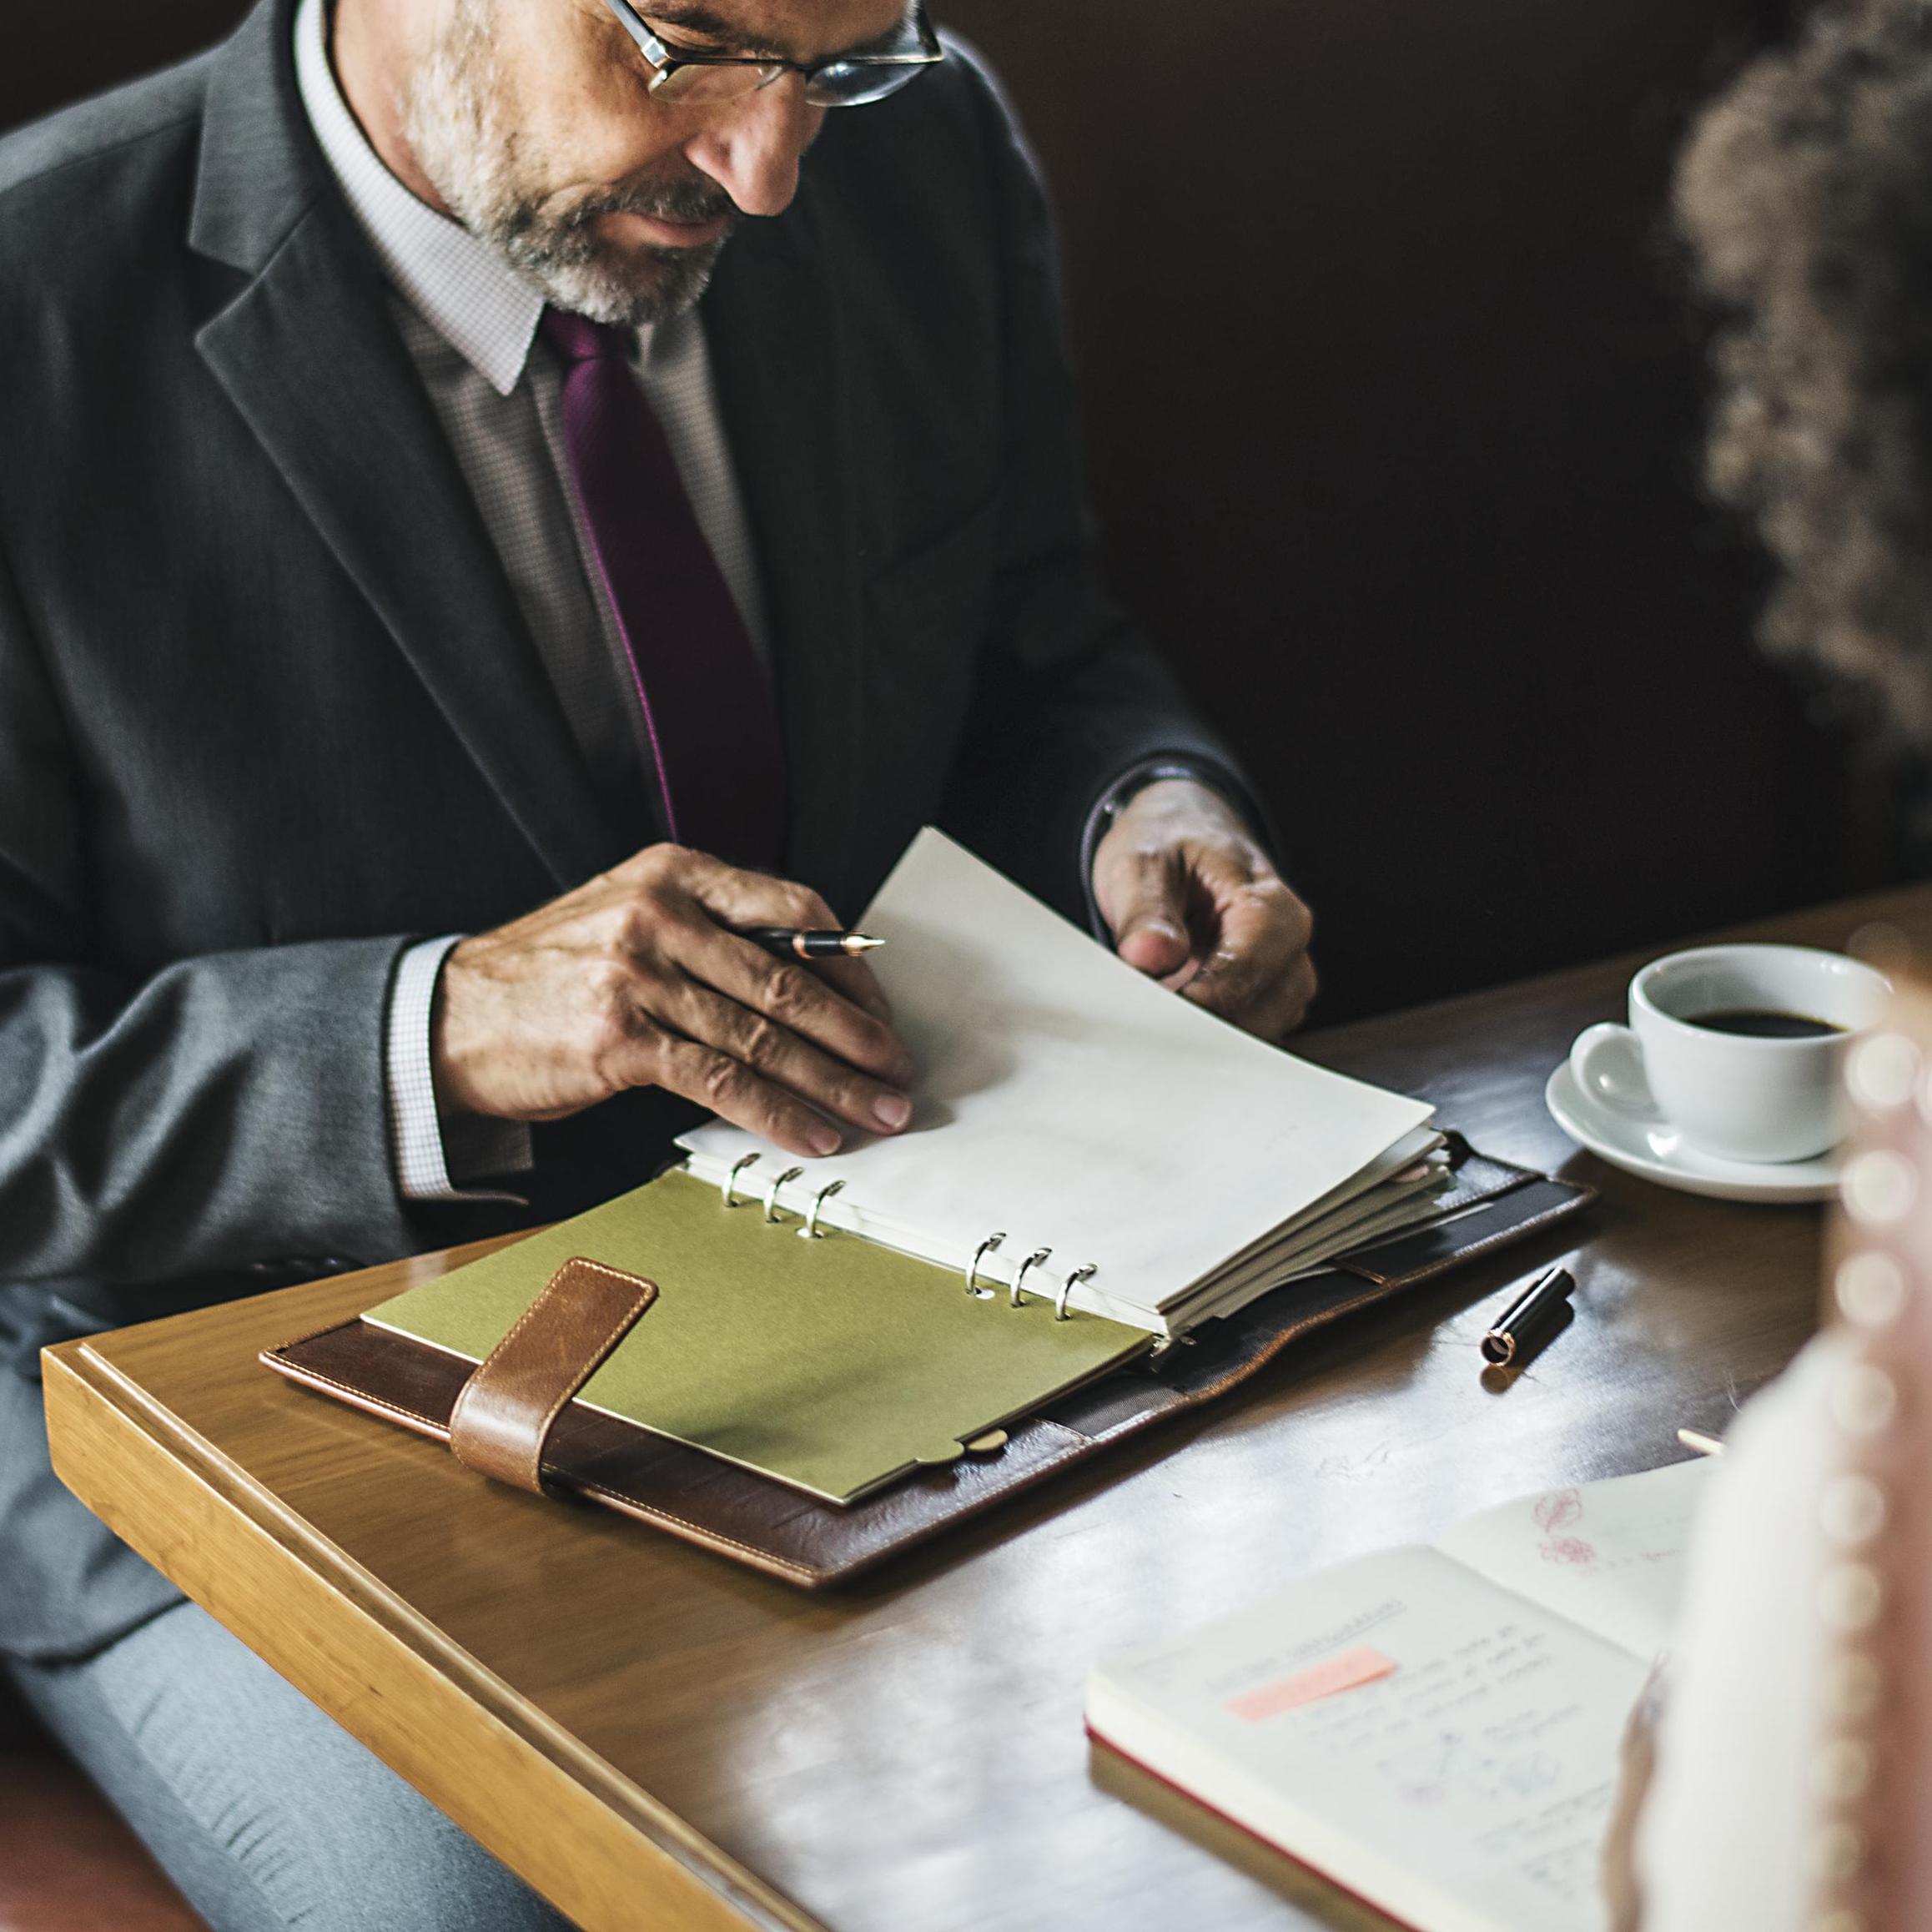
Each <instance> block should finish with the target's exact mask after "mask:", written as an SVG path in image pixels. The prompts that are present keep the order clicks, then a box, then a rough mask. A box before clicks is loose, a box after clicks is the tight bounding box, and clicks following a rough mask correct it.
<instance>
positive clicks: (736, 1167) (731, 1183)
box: [718, 1154, 759, 1207]
mask: <svg viewBox="0 0 1932 1932" xmlns="http://www.w3.org/2000/svg"><path fill="white" fill-rule="evenodd" d="M758 1158H759V1157H758V1155H755V1154H747V1155H744V1156H743V1157H742V1159H741V1160H735V1161H733V1162H732V1170H731V1172H730V1173H729V1174H727V1175H726V1176H725V1177H724V1185H723V1186H722V1188H721V1189H719V1190H718V1191H719V1192H720V1193H721V1194H722V1195H723V1196H724V1204H725V1205H726V1206H727V1207H736V1206H737V1205H738V1204H737V1200H736V1199H735V1196H736V1195H737V1191H738V1176H739V1175H741V1174H742V1173H743V1172H744V1171H745V1170H746V1169H747V1167H749V1166H750V1165H752V1162H753V1161H754V1160H757V1159H758Z"/></svg>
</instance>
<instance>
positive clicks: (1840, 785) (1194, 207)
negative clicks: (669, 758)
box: [0, 0, 1893, 1019]
mask: <svg viewBox="0 0 1932 1932" xmlns="http://www.w3.org/2000/svg"><path fill="white" fill-rule="evenodd" d="M239 11H240V9H239V6H238V5H236V4H234V0H169V3H167V4H164V5H156V4H153V0H142V3H141V4H138V5H136V4H134V3H133V0H103V3H102V4H100V5H97V6H96V7H94V8H90V9H88V10H86V11H85V12H76V11H74V10H73V9H72V8H68V7H65V6H56V5H54V4H53V3H52V0H37V3H36V5H35V7H34V9H33V11H32V12H31V13H29V12H28V11H27V9H26V8H24V7H23V6H22V5H20V4H19V0H15V5H14V6H13V8H10V9H9V12H10V13H12V14H13V18H10V19H9V21H8V27H7V39H8V53H7V57H6V60H5V63H4V64H3V65H0V126H4V125H8V124H11V123H13V122H16V121H18V120H22V119H24V118H27V117H28V116H29V115H30V114H32V113H37V112H39V111H42V110H43V109H45V108H50V107H53V106H54V105H56V104H58V103H60V102H62V101H64V100H67V99H70V98H74V97H76V96H78V95H79V94H81V93H85V92H88V91H91V90H92V89H93V88H97V87H99V86H102V85H104V84H106V83H108V82H109V81H111V80H113V79H115V78H119V77H120V76H122V75H124V74H128V73H137V72H139V71H142V70H143V69H144V68H149V67H152V66H154V65H156V64H158V63H162V62H163V61H165V60H167V59H169V58H173V57H174V56H175V55H176V54H178V53H182V52H184V51H186V50H188V49H189V48H194V47H195V46H197V45H199V44H201V43H204V42H205V41H207V40H209V39H210V38H213V37H214V36H215V35H216V34H217V33H219V32H221V31H223V30H224V28H225V27H226V26H227V25H228V24H229V22H230V21H231V20H232V19H233V18H234V17H235V15H236V14H237V13H239ZM942 13H943V18H944V19H945V20H946V21H947V23H948V24H950V25H952V26H953V27H955V28H958V30H960V31H962V32H963V33H966V34H968V35H969V37H970V38H973V39H974V40H975V41H977V42H978V43H979V44H980V45H981V46H982V47H983V48H984V49H985V50H986V51H987V52H988V53H989V54H990V55H991V57H992V58H993V59H994V62H995V63H996V64H997V65H998V66H999V68H1000V69H1001V70H1002V72H1003V73H1004V74H1005V76H1006V78H1007V80H1008V82H1009V86H1010V88H1011V89H1012V92H1013V93H1014V97H1015V98H1016V100H1017V102H1018V103H1019V108H1020V110H1021V113H1022V114H1023V116H1024V119H1025V120H1026V122H1027V123H1028V125H1029V128H1030V129H1031V131H1032V133H1033V136H1034V141H1035V143H1036V145H1037V147H1038V148H1039V152H1040V153H1041V156H1042V158H1043V159H1044V163H1045V165H1046V169H1047V173H1048V175H1049V179H1050V180H1051V182H1052V183H1053V185H1054V192H1055V196H1056V199H1057V201H1058V203H1059V209H1060V212H1061V217H1062V221H1063V224H1064V235H1065V244H1066V254H1067V266H1068V290H1069V305H1070V309H1071V313H1072V317H1073V324H1074V338H1075V343H1076V346H1077V350H1078V353H1079V363H1080V369H1081V375H1082V382H1083V395H1084V407H1085V413H1086V419H1087V427H1088V435H1089V460H1090V466H1091V470H1092V475H1093V478H1094V495H1095V497H1096V499H1097V501H1098V505H1099V511H1100V516H1101V519H1102V522H1103V526H1104V530H1105V533H1106V555H1107V562H1108V568H1109V573H1110V576H1111V577H1112V580H1113V581H1114V585H1115V586H1116V587H1117V589H1118V590H1119V591H1120V593H1121V594H1122V595H1123V596H1124V597H1125V598H1126V599H1127V600H1128V601H1130V604H1131V605H1132V606H1134V607H1135V609H1136V610H1137V611H1139V612H1140V615H1141V616H1143V618H1144V619H1145V621H1146V622H1147V624H1148V625H1149V626H1150V628H1151V629H1152V630H1153V631H1155V633H1156V635H1157V636H1160V638H1161V639H1162V641H1164V643H1165V646H1166V647H1167V649H1168V650H1169V652H1170V654H1171V656H1172V657H1173V658H1174V660H1175V662H1176V664H1177V665H1178V666H1179V667H1180V672H1181V674H1182V676H1183V677H1185V680H1186V682H1187V683H1188V685H1189V687H1190V689H1191V690H1192V691H1193V692H1194V693H1195V696H1196V697H1198V699H1199V700H1200V702H1201V703H1202V704H1203V705H1204V706H1205V708H1206V709H1207V710H1208V711H1209V712H1210V714H1211V715H1212V716H1213V717H1215V719H1216V721H1217V722H1219V723H1220V726H1221V727H1223V728H1224V729H1225V731H1226V732H1228V733H1229V734H1230V737H1232V738H1233V739H1234V741H1235V744H1236V746H1237V747H1238V748H1239V750H1240V752H1241V753H1242V754H1243V756H1244V757H1245V759H1246V760H1247V761H1248V762H1249V764H1250V768H1251V770H1252V771H1253V772H1255V776H1256V777H1257V779H1258V781H1259V782H1260V786H1261V787H1262V789H1263V791H1264V792H1265V796H1266V798H1267V800H1268V802H1269V804H1270V807H1271V808H1272V809H1273V811H1274V813H1275V816H1276V819H1277V822H1278V824H1279V827H1280V836H1281V841H1282V845H1283V848H1284V855H1285V858H1286V860H1287V863H1288V866H1289V869H1290V872H1291V876H1292V877H1293V878H1295V880H1296V883H1298V884H1299V885H1300V886H1301V888H1302V889H1303V891H1304V892H1305V893H1306V896H1307V897H1308V898H1310V899H1311V901H1312V902H1313V903H1314V904H1315V906H1316V911H1317V914H1318V918H1320V921H1321V933H1320V936H1319V942H1318V957H1319V958H1320V961H1321V965H1322V968H1323V971H1324V975H1325V979H1326V985H1327V989H1328V990H1327V992H1326V994H1325V996H1324V999H1323V1001H1322V1004H1321V1008H1320V1009H1319V1016H1320V1017H1321V1018H1324V1019H1339V1018H1342V1017H1347V1016H1351V1015H1353V1014H1361V1013H1364V1012H1368V1011H1372V1010H1376V1009H1381V1008H1385V1007H1388V1006H1391V1005H1396V1004H1406V1003H1409V1002H1411V1001H1413V1000H1416V999H1423V998H1427V997H1431V996H1433V995H1436V994H1443V993H1448V992H1452V991H1455V990H1457V989H1462V988H1466V987H1470V986H1474V985H1477V984H1483V983H1486V982H1489V981H1493V980H1496V979H1502V978H1504V977H1507V976H1510V975H1514V974H1522V973H1525V972H1530V971H1533V970H1537V969H1542V968H1545V967H1550V966H1555V965H1558V964H1562V963H1567V962H1568V961H1572V960H1575V959H1577V958H1584V957H1587V956H1589V955H1592V954H1597V953H1603V952H1606V951H1608V950H1610V949H1612V948H1619V947H1623V946H1634V945H1640V944H1648V943H1652V942H1655V941H1663V940H1667V939H1670V938H1675V937H1677V936H1678V935H1680V934H1683V933H1688V932H1692V931H1695V930H1697V929H1699V928H1707V927H1709V926H1712V925H1713V924H1717V923H1722V922H1723V921H1726V920H1729V919H1733V918H1740V917H1743V916H1745V915H1748V914H1751V913H1758V912H1762V911H1768V910H1770V909H1773V908H1782V907H1786V906H1790V905H1795V904H1798V903H1803V902H1805V901H1808V900H1812V899H1817V898H1824V897H1827V896H1829V895H1831V894H1833V893H1837V892H1839V891H1842V890H1844V889H1847V888H1849V887H1851V886H1853V885H1858V884H1864V883H1874V882H1875V881H1876V880H1877V879H1879V878H1882V877H1884V876H1885V875H1886V874H1887V873H1889V871H1890V870H1892V869H1893V868H1892V866H1891V864H1890V863H1889V858H1888V856H1887V853H1888V850H1889V847H1888V842H1887V840H1886V838H1884V836H1882V832H1881V835H1879V836H1874V835H1873V834H1872V832H1871V829H1870V828H1871V819H1872V814H1871V811H1870V809H1869V802H1865V803H1860V802H1859V801H1860V800H1861V799H1863V798H1864V791H1863V790H1861V788H1859V787H1854V786H1853V785H1852V784H1851V783H1850V782H1849V779H1848V776H1847V773H1848V770H1849V765H1850V761H1849V758H1848V756H1847V747H1846V746H1845V744H1844V742H1841V740H1840V738H1839V735H1838V734H1837V733H1836V732H1834V730H1832V729H1830V728H1829V727H1825V726H1823V725H1821V724H1820V723H1819V722H1818V721H1817V719H1816V718H1815V717H1813V716H1811V715H1809V713H1811V712H1815V711H1816V710H1817V708H1818V707H1816V705H1815V704H1814V703H1811V702H1808V701H1807V699H1806V698H1805V697H1804V694H1803V693H1801V692H1799V691H1798V690H1797V689H1796V688H1794V686H1793V684H1792V683H1791V682H1790V680H1789V678H1788V677H1786V676H1785V675H1784V673H1782V672H1775V671H1774V670H1772V669H1770V668H1768V667H1765V666H1764V665H1763V664H1761V663H1760V662H1758V659H1757V658H1756V657H1755V656H1754V654H1753V651H1752V649H1751V647H1750V642H1749V631H1750V622H1751V614H1752V611H1753V606H1754V604H1755V601H1756V598H1757V596H1758V593H1759V591H1760V590H1761V588H1762V570H1761V566H1759V565H1758V562H1757V561H1756V559H1755V557H1754V556H1753V553H1752V551H1751V550H1750V548H1749V546H1748V544H1746V543H1745V542H1743V541H1742V540H1741V539H1740V538H1739V537H1738V535H1737V534H1736V533H1734V532H1733V531H1728V530H1727V529H1726V528H1725V527H1724V526H1723V524H1722V522H1721V521H1719V520H1718V517H1717V516H1715V515H1714V514H1713V512H1712V511H1710V510H1709V509H1708V507H1707V506H1704V505H1703V503H1702V501H1700V498H1699V496H1698V488H1697V449H1696V445H1697V437H1698V418H1699V413H1700V408H1701V402H1702V395H1703V372H1702V366H1701V361H1700V357H1699V354H1698V346H1697V343H1696V340H1695V332H1694V328H1693V323H1692V321H1691V319H1690V318H1689V316H1688V309H1687V305H1686V304H1685V302H1684V301H1683V298H1682V296H1681V294H1680V292H1679V288H1678V271H1677V269H1676V267H1675V264H1674V263H1673V259H1672V256H1671V253H1670V250H1669V249H1668V246H1667V244H1666V240H1665V235H1664V223H1663V203H1664V199H1665V189H1666V184H1667V181H1668V173H1669V168H1670V159H1671V154H1672V151H1673V145H1674V143H1675V141H1676V139H1677V138H1678V134H1679V133H1681V130H1682V128H1683V123H1684V120H1685V118H1686V116H1687V115H1688V113H1689V112H1690V110H1691V109H1692V108H1693V105H1694V103H1696V102H1697V101H1698V99H1699V98H1701V97H1702V96H1703V95H1704V94H1705V93H1708V91H1710V90H1711V89H1712V88H1713V87H1715V86H1717V85H1718V84H1720V83H1721V82H1722V81H1723V78H1725V76H1726V75H1727V74H1728V73H1731V72H1733V71H1734V68H1735V67H1736V66H1737V64H1738V63H1739V61H1740V60H1741V59H1742V58H1744V57H1745V56H1746V55H1747V54H1748V52H1749V50H1750V49H1751V48H1753V46H1754V45H1756V44H1759V43H1761V42H1762V41H1763V39H1764V38H1766V37H1767V36H1768V34H1769V33H1771V32H1773V31H1775V30H1776V29H1777V28H1779V27H1781V26H1782V24H1783V22H1784V13H1785V8H1784V4H1783V0H1619V3H1618V5H1617V6H1615V7H1609V8H1592V7H1579V6H1553V5H1552V4H1551V3H1550V0H1482V4H1481V5H1477V6H1462V7H1446V6H1444V5H1443V4H1442V0H1292V3H1291V4H1288V5H1283V4H1282V3H1281V0H1223V3H1222V4H1220V5H1215V6H1210V7H1175V6H1173V5H1171V4H1167V3H1163V4H1159V5H1156V4H1154V3H1153V0H943V5H942ZM23 15H24V18H23V17H22V16H23ZM4 272H7V273H9V274H20V273H31V264H6V268H5V271H4Z"/></svg>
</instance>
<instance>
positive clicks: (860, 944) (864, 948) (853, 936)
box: [839, 933, 885, 953]
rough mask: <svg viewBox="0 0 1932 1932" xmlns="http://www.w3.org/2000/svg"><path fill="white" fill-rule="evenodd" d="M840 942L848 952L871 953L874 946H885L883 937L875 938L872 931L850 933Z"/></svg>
mask: <svg viewBox="0 0 1932 1932" xmlns="http://www.w3.org/2000/svg"><path fill="white" fill-rule="evenodd" d="M839 943H840V944H841V945H842V946H843V947H844V948H845V949H846V951H847V952H848V953H869V952H871V950H872V949H873V947H874V946H883V945H884V943H885V941H884V940H883V939H875V938H873V936H872V934H871V933H847V934H846V935H845V937H844V938H843V939H842V940H841V941H840V942H839Z"/></svg>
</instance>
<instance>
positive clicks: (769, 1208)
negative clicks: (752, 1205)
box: [765, 1167, 805, 1221]
mask: <svg viewBox="0 0 1932 1932" xmlns="http://www.w3.org/2000/svg"><path fill="white" fill-rule="evenodd" d="M804 1171H805V1170H804V1169H803V1168H802V1167H787V1169H786V1170H785V1171H784V1172H783V1173H782V1174H781V1175H779V1176H778V1178H777V1180H774V1181H773V1182H772V1185H770V1186H769V1187H768V1188H767V1189H766V1190H765V1219H766V1220H768V1221H775V1220H777V1218H778V1190H779V1189H780V1188H782V1187H783V1186H785V1185H787V1183H788V1182H790V1181H794V1180H797V1178H798V1176H799V1175H802V1173H803V1172H804Z"/></svg>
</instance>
